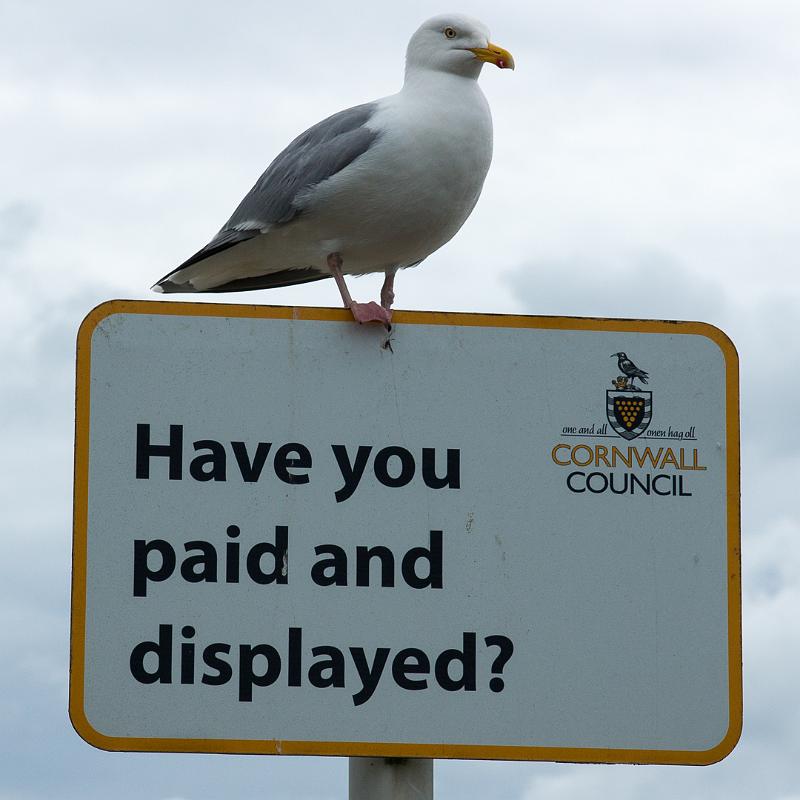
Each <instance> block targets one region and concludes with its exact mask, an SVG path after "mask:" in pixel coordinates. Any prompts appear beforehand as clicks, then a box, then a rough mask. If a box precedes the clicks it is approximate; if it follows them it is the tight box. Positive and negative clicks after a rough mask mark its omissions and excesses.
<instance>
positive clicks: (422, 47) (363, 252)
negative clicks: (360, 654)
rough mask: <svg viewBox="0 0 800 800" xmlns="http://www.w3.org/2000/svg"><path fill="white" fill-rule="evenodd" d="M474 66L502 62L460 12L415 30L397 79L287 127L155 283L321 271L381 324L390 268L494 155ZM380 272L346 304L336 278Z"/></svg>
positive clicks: (463, 205) (181, 288)
mask: <svg viewBox="0 0 800 800" xmlns="http://www.w3.org/2000/svg"><path fill="white" fill-rule="evenodd" d="M484 63H490V64H495V65H496V66H498V67H500V68H501V69H503V68H509V69H513V68H514V59H513V58H512V56H511V54H510V53H509V52H508V51H507V50H504V49H503V48H502V47H498V46H497V45H495V44H492V43H491V42H490V41H489V31H488V30H487V28H486V26H485V25H483V24H482V23H481V22H478V21H477V20H474V19H471V18H470V17H466V16H463V15H461V14H448V15H443V16H438V17H434V18H432V19H429V20H428V21H427V22H425V23H423V24H422V26H421V27H420V28H419V29H418V30H417V31H416V33H414V35H413V36H412V37H411V40H410V41H409V43H408V49H407V51H406V71H405V82H404V84H403V87H402V89H401V90H400V91H399V92H398V93H397V94H393V95H391V96H389V97H384V98H382V99H380V100H375V101H373V102H371V103H366V104H364V105H359V106H355V107H353V108H349V109H347V110H345V111H340V112H339V113H338V114H334V115H333V116H331V117H328V118H327V119H325V120H323V121H322V122H319V123H317V124H316V125H314V126H313V127H311V128H309V129H308V130H307V131H306V132H305V133H303V134H301V135H300V136H298V137H297V138H296V139H295V140H294V141H293V142H292V143H291V144H290V145H289V146H288V147H287V148H286V149H285V150H284V151H283V152H282V153H281V154H280V155H279V156H278V157H277V158H276V159H275V160H274V161H273V162H272V164H270V165H269V167H267V169H266V171H265V172H264V174H263V175H262V176H261V177H260V178H259V179H258V181H257V182H256V185H255V186H254V187H253V188H252V189H251V190H250V192H249V193H248V194H247V195H246V196H245V198H244V199H243V200H242V202H241V203H240V204H239V206H238V208H237V209H236V210H235V211H234V212H233V215H232V216H231V218H230V219H229V220H228V222H227V223H226V224H225V225H224V226H223V228H222V230H220V232H219V233H218V234H217V235H216V236H215V237H214V238H213V239H212V240H211V241H210V242H209V243H208V244H207V245H206V246H205V247H204V248H203V249H202V250H200V251H199V252H197V253H195V255H193V256H192V257H191V258H189V259H188V260H187V261H184V262H183V264H181V265H180V266H179V267H177V268H176V269H174V270H173V271H172V272H170V273H169V274H168V275H166V276H165V277H163V278H162V279H161V280H160V281H158V283H156V284H155V285H154V286H153V287H152V288H153V289H154V290H155V291H157V292H236V291H246V290H250V289H269V288H273V287H279V286H290V285H292V284H297V283H306V282H308V281H316V280H321V279H323V278H331V277H332V278H333V279H334V280H335V281H336V284H337V286H338V288H339V292H340V293H341V296H342V300H343V301H344V304H345V307H346V308H349V309H350V311H351V312H352V314H353V317H354V319H355V320H356V321H358V322H381V323H383V324H385V325H387V327H388V326H389V323H390V321H391V313H392V312H391V307H392V302H393V300H394V278H395V274H396V272H397V271H398V270H401V269H405V268H406V267H413V266H416V265H417V264H419V263H420V262H421V261H423V260H424V259H425V258H427V257H428V256H429V255H430V254H431V253H433V252H434V251H435V250H438V249H439V248H440V247H441V246H442V245H444V244H445V243H446V242H448V241H449V240H450V239H451V238H452V237H453V236H454V235H455V234H456V233H457V231H458V230H459V229H460V228H461V226H462V225H463V224H464V222H465V221H466V219H467V217H468V216H469V215H470V213H471V212H472V209H473V208H474V207H475V204H476V203H477V201H478V196H479V195H480V193H481V189H482V187H483V182H484V179H485V178H486V173H487V172H488V170H489V164H490V162H491V159H492V117H491V113H490V111H489V105H488V103H487V102H486V98H485V97H484V94H483V92H482V91H481V89H480V87H479V86H478V82H477V79H478V76H479V75H480V72H481V69H482V67H483V65H484ZM371 272H383V273H384V275H385V280H384V283H383V287H382V289H381V296H380V300H381V302H380V305H379V304H378V303H375V302H369V303H356V302H355V301H354V300H353V299H352V297H351V296H350V292H349V291H348V288H347V285H346V284H345V279H344V276H345V275H363V274H366V273H371Z"/></svg>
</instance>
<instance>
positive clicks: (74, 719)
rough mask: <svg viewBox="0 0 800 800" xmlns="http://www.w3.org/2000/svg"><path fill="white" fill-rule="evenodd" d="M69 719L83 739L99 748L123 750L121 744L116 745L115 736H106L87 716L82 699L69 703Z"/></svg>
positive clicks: (108, 750)
mask: <svg viewBox="0 0 800 800" xmlns="http://www.w3.org/2000/svg"><path fill="white" fill-rule="evenodd" d="M69 721H70V723H71V724H72V727H73V729H74V730H75V733H77V734H78V736H80V737H81V739H83V741H84V742H86V743H87V744H89V745H91V746H92V747H96V748H97V749H98V750H105V751H107V752H112V751H115V750H121V749H122V748H121V747H119V746H115V743H116V739H115V737H113V736H106V735H105V734H104V733H100V731H98V730H97V729H96V728H95V727H94V726H93V725H92V723H91V722H89V718H88V717H87V716H86V711H85V709H84V708H83V705H82V703H81V702H80V701H78V700H75V701H74V702H73V701H71V702H70V704H69Z"/></svg>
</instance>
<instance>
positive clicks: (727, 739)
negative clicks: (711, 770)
mask: <svg viewBox="0 0 800 800" xmlns="http://www.w3.org/2000/svg"><path fill="white" fill-rule="evenodd" d="M741 737H742V714H741V712H739V713H736V714H735V715H734V717H733V718H732V719H731V722H730V725H729V726H728V730H727V731H726V732H725V735H724V736H723V737H722V739H721V740H720V742H719V743H718V744H716V745H714V747H710V748H709V749H708V750H701V751H700V752H699V753H698V756H699V758H698V760H697V761H696V762H695V763H696V764H697V765H698V766H701V767H709V766H711V765H712V764H718V763H719V762H720V761H723V760H724V759H726V758H727V757H728V756H729V755H730V754H731V753H732V752H733V751H734V750H735V748H736V745H737V744H738V743H739V739H741Z"/></svg>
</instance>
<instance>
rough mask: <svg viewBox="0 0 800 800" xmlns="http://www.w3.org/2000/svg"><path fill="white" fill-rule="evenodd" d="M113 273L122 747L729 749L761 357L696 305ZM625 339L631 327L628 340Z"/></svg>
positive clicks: (111, 476) (103, 509)
mask: <svg viewBox="0 0 800 800" xmlns="http://www.w3.org/2000/svg"><path fill="white" fill-rule="evenodd" d="M396 323H397V324H396V325H395V328H394V330H393V333H392V337H391V342H390V345H391V346H390V347H387V346H386V338H387V336H386V332H385V331H384V330H382V329H380V328H379V327H372V326H370V327H367V326H364V327H360V326H358V325H356V324H354V323H353V322H352V320H350V319H348V315H347V313H346V312H344V311H337V310H331V309H307V308H306V309H302V308H297V309H291V308H277V307H258V306H245V305H210V304H190V303H169V302H167V303H164V302H128V301H114V302H111V303H107V304H104V305H102V306H100V307H98V308H96V309H95V310H94V311H92V312H91V313H90V314H89V316H88V317H87V319H86V320H85V321H84V323H83V326H82V327H81V330H80V333H79V337H78V392H77V425H76V476H75V544H74V578H73V617H72V665H71V697H70V712H71V717H72V720H73V724H74V725H75V727H76V729H77V731H78V732H79V733H80V735H81V736H83V738H85V739H86V740H87V741H89V742H90V743H92V744H94V745H97V746H99V747H103V748H106V749H111V750H159V751H171V750H174V751H198V752H226V753H305V754H337V755H395V756H417V757H433V758H441V757H452V758H499V759H539V760H566V761H590V762H602V761H606V762H650V763H686V764H707V763H711V762H713V761H716V760H719V759H720V758H723V757H724V756H725V755H727V753H729V752H730V751H731V750H732V748H733V746H734V745H735V743H736V741H737V739H738V736H739V731H740V728H741V697H742V696H741V634H740V597H739V585H740V584H739V550H738V548H739V521H738V520H739V463H738V460H739V441H738V385H737V381H738V376H737V357H736V352H735V350H734V348H733V345H732V344H731V343H730V342H729V340H728V339H727V338H726V337H725V335H724V334H722V333H721V332H720V331H719V330H717V329H716V328H713V327H711V326H709V325H705V324H702V323H667V322H641V321H622V320H599V319H568V318H554V317H521V316H490V315H474V314H436V313H416V312H398V313H397V315H396ZM612 354H613V355H612Z"/></svg>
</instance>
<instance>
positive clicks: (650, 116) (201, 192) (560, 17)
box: [0, 0, 800, 800]
mask: <svg viewBox="0 0 800 800" xmlns="http://www.w3.org/2000/svg"><path fill="white" fill-rule="evenodd" d="M446 10H448V9H447V8H443V7H441V6H440V5H438V4H437V5H434V4H432V3H430V2H423V1H422V0H411V1H410V2H409V1H407V2H404V3H398V4H388V3H382V2H373V3H356V2H353V1H352V0H340V2H337V3H321V2H320V3H287V4H279V3H276V2H269V0H261V2H239V3H235V4H233V3H210V2H205V0H193V1H192V2H188V0H186V1H181V2H165V0H159V2H155V1H154V0H140V1H139V2H137V3H135V4H134V3H114V2H108V1H107V0H106V1H105V2H90V1H89V0H72V2H68V3H62V2H55V0H51V1H50V2H37V1H36V0H0V143H2V153H3V156H2V158H0V297H2V301H0V302H1V303H2V305H1V306H0V308H2V313H0V359H1V360H2V375H3V377H2V388H1V389H0V408H1V409H2V419H3V421H4V425H3V440H2V464H3V468H2V481H0V520H2V528H1V529H0V623H1V627H0V630H2V635H3V647H2V649H0V654H2V657H0V687H1V688H0V800H29V799H30V800H33V799H34V798H35V799H36V800H40V799H41V800H45V798H46V799H47V800H57V799H58V798H81V799H82V800H91V799H92V798H98V799H99V798H109V797H114V798H122V800H127V799H128V798H137V800H139V799H140V798H143V797H144V798H155V799H156V800H178V799H179V798H181V799H183V800H216V799H217V798H219V799H220V800H222V798H226V799H228V798H231V799H232V798H235V799H236V800H249V799H250V798H254V799H255V798H265V797H269V798H289V797H291V798H303V799H308V800H312V798H313V800H322V799H323V798H334V797H338V798H341V797H344V796H346V783H347V762H346V759H322V758H266V757H263V758H262V757H235V756H199V755H156V754H146V755H144V754H110V753H104V752H101V751H98V750H94V749H93V748H91V747H90V746H89V745H87V744H85V743H84V742H83V741H81V740H80V739H79V738H78V736H77V735H76V734H75V733H74V731H73V730H72V728H71V726H70V723H69V720H68V717H67V710H66V707H67V685H68V672H67V666H68V640H69V636H68V622H69V570H70V546H71V530H70V529H71V513H72V512H71V489H72V446H73V432H72V425H73V405H72V404H73V392H74V379H73V370H74V340H75V334H76V331H77V327H78V324H79V323H80V320H81V319H82V318H83V316H85V314H86V313H87V312H88V311H89V310H90V309H91V308H92V307H93V306H94V305H96V304H97V303H99V302H101V301H103V300H106V299H109V298H112V297H128V298H151V299H152V298H154V297H155V296H154V295H151V294H150V293H149V292H148V287H149V286H150V284H152V283H153V282H154V281H155V280H156V279H158V278H159V277H161V276H162V275H163V274H164V273H166V272H167V271H169V270H170V269H171V268H172V267H173V266H175V265H176V264H177V263H179V262H180V261H182V260H184V259H185V258H186V257H187V256H188V255H190V254H191V253H193V252H194V251H196V250H197V249H198V248H199V247H200V246H202V245H203V244H204V243H205V242H206V241H207V240H208V239H209V238H210V237H211V235H212V234H213V233H214V232H215V231H216V230H217V229H218V228H219V227H220V225H221V224H222V223H223V222H224V221H225V220H226V219H227V217H228V216H229V215H230V213H231V211H232V210H233V208H234V207H235V206H236V204H237V203H238V201H239V199H240V198H241V196H242V195H243V194H244V192H246V191H247V190H248V189H249V188H250V186H251V185H252V184H253V182H254V181H255V179H256V178H257V177H258V175H259V174H260V173H261V171H262V170H263V169H264V167H265V166H266V165H267V164H268V163H269V161H270V160H271V159H272V157H273V156H274V155H275V154H277V152H278V151H279V150H280V149H281V148H282V147H283V146H284V145H285V144H286V143H287V142H288V141H289V139H291V138H292V137H293V136H295V135H296V134H297V133H299V132H300V131H302V130H303V129H304V128H305V127H307V126H308V125H310V124H312V123H314V122H316V121H318V120H319V119H321V118H322V117H323V116H327V115H328V114H330V113H333V112H335V111H337V110H339V109H341V108H344V107H346V106H350V105H354V104H356V103H360V102H364V101H366V100H370V99H373V98H375V97H379V96H382V95H386V94H391V93H393V92H394V91H396V90H397V89H398V88H399V86H400V84H401V82H402V74H403V54H404V50H405V45H406V42H407V39H408V37H409V36H410V35H411V33H412V32H413V31H414V30H415V29H416V27H417V26H418V25H419V24H420V23H421V22H422V21H423V20H424V19H426V18H427V17H429V16H432V15H433V14H435V13H439V12H441V11H446ZM458 10H459V11H464V12H466V13H469V14H472V15H474V16H476V17H478V18H480V19H482V20H483V21H484V22H485V23H486V24H487V25H488V26H489V27H490V29H491V30H492V37H493V40H494V41H495V42H497V43H498V44H501V45H503V46H504V47H506V48H508V49H509V50H510V51H511V52H512V53H513V54H514V56H515V58H516V61H517V70H516V71H515V72H513V73H511V72H506V71H500V70H495V69H491V68H487V69H485V70H484V74H483V75H482V78H481V83H482V86H483V89H484V92H485V93H486V95H487V97H488V98H489V101H490V104H491V106H492V110H493V117H494V124H495V154H494V163H493V167H492V170H491V171H490V173H489V177H488V179H487V182H486V187H485V190H484V193H483V196H482V198H481V200H480V202H479V204H478V206H477V208H476V210H475V212H474V213H473V215H472V217H471V218H470V220H469V221H468V222H467V224H466V225H465V227H464V229H463V230H462V231H461V232H460V233H459V235H458V236H457V237H456V238H455V239H454V240H453V241H452V242H451V243H450V244H448V245H447V246H445V247H444V248H443V249H442V250H441V251H439V252H437V253H436V254H434V255H433V256H431V257H430V258H429V259H428V260H427V261H426V262H425V263H424V264H423V265H422V266H421V267H420V268H419V269H416V270H413V271H410V272H408V273H403V274H400V275H399V277H398V279H397V282H396V293H397V300H396V305H397V307H399V308H411V309H443V310H462V311H488V312H509V313H531V314H576V315H593V316H622V317H655V318H668V319H700V320H705V321H708V322H712V323H714V324H716V325H719V326H720V327H722V328H723V330H725V331H726V332H727V333H728V334H729V335H730V336H731V338H732V339H733V340H734V342H735V344H736V346H737V348H738V350H739V354H740V357H741V361H742V387H741V389H742V431H743V451H742V471H743V495H744V496H743V575H744V578H743V581H744V585H743V595H744V696H745V722H744V733H743V736H742V739H741V742H740V744H739V745H738V747H737V748H736V750H735V751H734V752H733V754H732V755H731V756H729V757H728V758H727V759H726V760H725V761H723V762H722V763H720V764H718V765H715V766H712V767H704V768H699V767H693V768H689V767H646V766H645V767H643V766H640V767H632V766H585V765H573V766H571V765H548V764H508V763H489V762H487V763H480V762H447V763H443V762H439V763H437V767H436V769H437V772H436V796H437V797H439V798H443V799H447V800H456V798H459V799H460V798H467V797H482V798H491V800H512V799H513V800H579V798H595V797H614V798H615V799H616V800H629V799H630V800H638V798H648V800H662V798H663V800H667V798H670V799H671V798H676V797H680V798H686V799H687V800H694V799H695V798H696V799H697V800H701V798H702V799H703V800H707V799H708V798H726V800H745V799H746V800H751V799H752V798H755V797H758V798H764V800H798V798H800V767H798V758H797V753H798V752H800V702H799V701H800V689H798V681H797V674H798V668H799V667H800V625H798V622H797V618H798V614H799V613H800V510H798V505H797V502H796V496H797V489H796V483H797V480H798V477H800V468H799V467H800V457H799V456H798V453H799V452H800V449H799V448H800V420H798V415H797V412H796V408H797V395H798V391H799V390H800V380H799V379H798V373H797V370H798V367H800V344H798V336H797V324H798V310H800V256H798V253H800V225H798V217H800V146H798V142H800V47H798V41H800V4H798V3H797V2H794V0H784V1H783V2H781V1H780V0H757V1H756V0H747V1H744V0H692V2H687V1H686V0H669V2H662V1H661V0H653V1H652V2H643V1H642V0H636V1H634V0H630V1H625V0H603V2H597V0H558V2H554V1H551V2H525V3H522V2H519V3H510V2H503V1H502V0H493V2H491V3H489V2H485V3H480V2H472V1H469V2H467V1H466V0H465V1H464V2H462V3H461V7H460V8H459V9H458ZM379 283H380V282H379V280H378V279H375V278H372V277H369V278H364V279H361V280H359V281H357V282H355V283H354V286H353V287H352V288H353V293H354V295H355V296H356V297H357V298H358V299H361V300H366V299H369V298H370V297H372V296H375V294H376V292H377V288H378V286H379ZM179 299H181V298H179ZM208 299H211V300H214V299H218V298H214V296H213V295H212V296H210V297H208ZM224 299H225V300H226V301H231V302H239V301H241V302H253V301H254V300H255V301H256V302H264V303H282V304H298V305H336V304H337V303H338V296H337V293H336V290H335V287H334V285H333V283H332V282H330V281H323V282H319V283H316V284H310V285H308V286H301V287H295V288H290V289H285V290H276V291H273V292H269V293H261V294H260V295H255V296H254V295H252V294H251V295H244V296H235V295H228V296H226V297H225V298H224Z"/></svg>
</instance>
